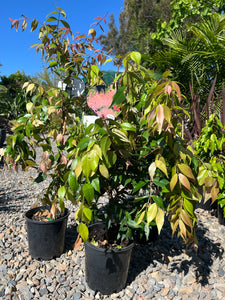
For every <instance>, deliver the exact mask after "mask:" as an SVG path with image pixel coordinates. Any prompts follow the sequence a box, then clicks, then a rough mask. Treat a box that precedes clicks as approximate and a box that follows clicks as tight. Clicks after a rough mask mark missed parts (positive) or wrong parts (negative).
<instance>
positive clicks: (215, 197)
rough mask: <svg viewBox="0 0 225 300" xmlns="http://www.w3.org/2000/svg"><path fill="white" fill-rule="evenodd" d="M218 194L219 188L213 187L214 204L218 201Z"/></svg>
mask: <svg viewBox="0 0 225 300" xmlns="http://www.w3.org/2000/svg"><path fill="white" fill-rule="evenodd" d="M218 193H219V188H217V187H215V186H213V187H212V190H211V196H212V203H213V202H215V201H216V199H217V195H218Z"/></svg>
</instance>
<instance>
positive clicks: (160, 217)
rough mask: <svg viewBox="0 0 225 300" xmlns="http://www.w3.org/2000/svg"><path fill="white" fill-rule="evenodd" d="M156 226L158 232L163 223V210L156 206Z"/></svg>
mask: <svg viewBox="0 0 225 300" xmlns="http://www.w3.org/2000/svg"><path fill="white" fill-rule="evenodd" d="M155 222H156V226H157V228H158V234H160V232H161V229H162V227H163V224H164V212H163V210H162V209H161V208H159V207H158V211H157V215H156V217H155Z"/></svg>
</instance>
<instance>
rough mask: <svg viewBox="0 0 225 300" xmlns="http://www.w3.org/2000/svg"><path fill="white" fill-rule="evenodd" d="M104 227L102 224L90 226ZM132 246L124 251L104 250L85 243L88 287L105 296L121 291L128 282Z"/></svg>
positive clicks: (123, 249)
mask: <svg viewBox="0 0 225 300" xmlns="http://www.w3.org/2000/svg"><path fill="white" fill-rule="evenodd" d="M92 226H97V227H98V228H99V227H100V228H101V227H104V224H102V223H96V224H93V225H91V226H90V228H91V227H92ZM133 246H134V244H131V245H129V246H127V247H124V248H122V249H113V250H111V249H102V248H98V247H96V246H94V245H92V244H91V243H89V242H86V243H85V271H86V281H87V284H88V286H89V287H90V288H91V289H92V290H94V291H99V292H100V293H101V294H103V295H110V294H112V293H118V292H119V291H121V290H122V289H123V288H124V287H125V285H126V281H127V275H128V270H129V265H130V258H131V253H132V248H133Z"/></svg>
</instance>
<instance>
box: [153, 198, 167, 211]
mask: <svg viewBox="0 0 225 300" xmlns="http://www.w3.org/2000/svg"><path fill="white" fill-rule="evenodd" d="M152 199H153V200H154V202H155V203H156V204H157V205H158V206H159V207H161V208H162V209H166V208H165V204H164V202H163V199H162V198H161V197H159V196H156V195H152Z"/></svg>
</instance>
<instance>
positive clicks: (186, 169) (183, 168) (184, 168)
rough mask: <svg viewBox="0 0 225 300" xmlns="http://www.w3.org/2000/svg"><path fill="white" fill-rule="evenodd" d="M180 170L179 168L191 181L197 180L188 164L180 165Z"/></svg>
mask: <svg viewBox="0 0 225 300" xmlns="http://www.w3.org/2000/svg"><path fill="white" fill-rule="evenodd" d="M178 168H179V170H180V171H181V173H182V174H183V175H185V176H187V177H188V178H190V179H193V180H195V176H194V175H193V173H192V170H191V168H190V167H189V166H188V165H186V164H178Z"/></svg>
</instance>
